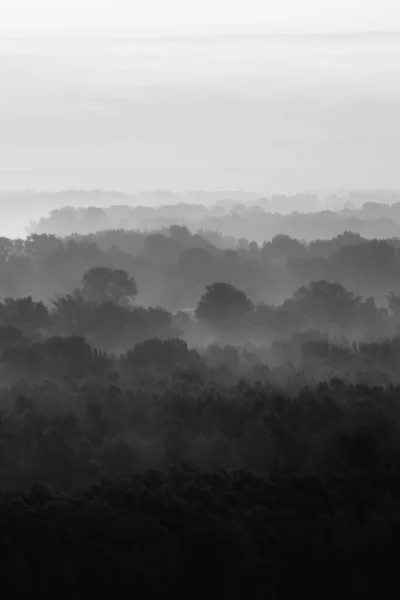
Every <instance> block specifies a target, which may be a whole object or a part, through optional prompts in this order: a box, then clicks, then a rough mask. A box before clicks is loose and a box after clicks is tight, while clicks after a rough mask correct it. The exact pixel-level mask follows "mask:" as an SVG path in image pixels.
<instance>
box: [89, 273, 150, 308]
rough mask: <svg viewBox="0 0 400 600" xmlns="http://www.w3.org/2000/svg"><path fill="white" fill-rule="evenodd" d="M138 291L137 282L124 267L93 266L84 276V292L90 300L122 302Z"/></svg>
mask: <svg viewBox="0 0 400 600" xmlns="http://www.w3.org/2000/svg"><path fill="white" fill-rule="evenodd" d="M137 293H138V290H137V287H136V282H135V280H134V279H133V277H130V276H129V275H128V273H127V272H126V271H124V270H123V269H108V268H107V267H93V268H92V269H89V270H88V271H86V273H85V274H84V276H83V288H82V294H83V297H84V298H85V300H87V301H89V302H96V303H101V302H114V303H115V304H118V303H120V302H121V301H122V300H124V299H126V298H133V297H134V296H136V295H137Z"/></svg>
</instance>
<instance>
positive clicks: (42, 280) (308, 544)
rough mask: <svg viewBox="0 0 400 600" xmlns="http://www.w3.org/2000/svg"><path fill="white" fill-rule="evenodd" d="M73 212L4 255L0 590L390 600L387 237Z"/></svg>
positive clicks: (397, 472)
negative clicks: (252, 232)
mask: <svg viewBox="0 0 400 600" xmlns="http://www.w3.org/2000/svg"><path fill="white" fill-rule="evenodd" d="M367 208H368V207H367ZM96 210H97V211H100V212H102V211H101V210H100V209H82V210H81V213H82V214H81V215H80V217H82V216H84V218H85V219H86V220H87V223H92V224H93V223H94V222H95V212H93V211H96ZM110 210H111V209H110ZM115 210H116V209H115ZM126 210H127V208H126V207H125V208H124V207H122V208H121V207H120V216H121V215H122V218H124V215H125V214H126ZM343 210H346V209H343ZM354 210H357V211H358V212H360V213H362V212H366V210H367V209H366V208H365V205H364V206H362V207H361V208H357V209H354ZM384 210H385V209H384V208H382V212H383V211H384ZM78 212H79V211H78V209H60V210H59V211H58V212H57V213H51V215H50V217H49V218H48V220H47V221H46V219H43V220H42V221H41V222H40V223H39V224H36V226H33V231H32V232H31V233H30V235H28V236H27V237H26V238H25V239H8V238H1V239H0V291H1V297H0V376H1V387H0V488H1V492H0V494H1V498H0V523H1V529H2V536H1V540H0V548H1V556H2V561H3V567H4V576H3V585H5V586H7V585H9V586H11V585H12V586H13V587H14V589H15V594H16V595H15V597H26V596H27V595H28V594H29V593H30V591H31V590H35V591H38V593H41V594H42V596H46V597H47V595H48V596H50V595H52V597H54V595H57V597H60V598H83V597H88V592H87V590H90V593H91V594H96V595H97V594H103V595H105V594H107V595H108V594H111V593H112V594H114V595H116V596H117V597H119V596H120V595H122V593H126V590H129V593H130V594H132V595H133V594H134V595H136V596H137V597H140V598H142V597H143V598H144V597H146V598H148V597H151V598H164V597H167V596H169V595H171V594H174V595H175V597H177V596H178V597H182V598H184V597H185V598H186V597H188V596H189V595H190V596H193V595H195V596H196V595H199V597H200V596H202V597H203V596H204V594H206V593H208V594H209V593H210V590H212V593H215V594H218V595H221V594H224V596H226V597H232V598H243V597H245V596H248V597H249V598H266V597H271V598H276V599H280V598H288V597H289V596H290V595H291V590H292V589H293V587H292V586H293V581H295V582H296V589H297V590H298V592H301V593H303V592H304V593H306V594H307V595H308V597H309V598H317V597H318V598H320V597H321V596H323V597H325V598H335V599H336V598H337V597H338V595H339V594H343V593H345V592H346V593H348V594H349V595H351V596H353V597H356V598H361V597H363V598H377V597H379V598H389V597H392V596H391V595H390V593H391V592H392V590H393V587H394V583H393V582H394V580H395V578H396V568H397V561H398V557H399V556H400V503H399V500H400V404H399V400H400V369H399V365H400V279H399V272H400V237H396V235H395V234H393V236H390V235H389V236H383V237H382V238H379V237H369V236H368V235H362V234H361V233H360V232H359V231H354V230H352V229H351V227H350V226H349V228H347V227H348V225H349V222H348V220H346V219H348V218H350V217H346V219H345V220H344V224H345V227H346V229H344V230H343V231H340V232H338V233H335V235H333V236H332V237H328V236H326V235H321V236H320V237H314V239H308V238H307V236H305V235H304V236H303V235H301V231H302V230H301V227H299V232H300V234H299V236H298V237H296V236H294V235H293V236H291V235H288V234H287V233H282V232H280V231H279V230H278V231H279V233H277V234H276V235H273V236H271V237H270V238H268V236H266V237H265V240H264V241H263V242H260V241H259V240H258V241H255V240H254V239H252V238H250V239H246V238H245V237H235V236H234V235H233V234H232V233H227V232H225V231H224V230H223V228H222V230H221V228H220V229H218V227H215V228H214V229H206V228H199V229H196V228H195V225H194V224H193V222H192V224H191V225H190V227H189V225H185V224H182V223H179V224H176V223H175V224H168V225H167V224H164V225H162V226H160V227H158V228H153V229H151V228H148V229H146V228H144V227H142V228H139V227H137V228H136V229H135V228H132V229H131V228H130V226H129V225H128V226H126V227H125V228H123V227H121V226H119V227H117V228H112V227H110V228H108V227H104V228H103V227H102V225H104V223H103V222H102V221H101V219H100V221H99V226H98V227H94V231H91V232H89V231H86V232H82V231H78V230H79V227H75V226H76V223H77V219H78V218H80V217H78ZM103 212H104V211H103ZM394 213H395V211H394V210H392V214H394ZM318 214H319V213H316V215H318ZM332 214H333V213H332ZM103 216H104V215H103ZM101 218H103V217H101ZM224 218H228V217H224ZM229 218H235V219H237V220H239V223H237V225H236V226H235V227H236V229H238V228H240V223H241V222H242V221H241V219H243V223H244V222H245V219H246V217H245V216H243V215H242V216H238V215H236V217H232V215H231V216H230V217H229ZM282 218H283V217H282ZM287 218H294V217H293V215H289V216H288V217H287ZM304 218H307V219H311V216H310V215H306V216H305V217H304ZM316 218H317V217H316V216H315V215H314V225H315V219H316ZM332 218H334V219H336V217H335V216H333V217H332ZM340 218H343V217H340ZM379 218H381V216H379ZM382 218H383V217H382ZM393 218H394V217H393ZM93 219H94V221H93ZM55 221H56V222H57V224H58V225H57V227H55V230H56V232H57V233H51V232H50V231H47V230H50V229H51V228H52V226H53V224H54V222H55ZM364 222H367V219H365V221H364ZM393 223H394V221H393ZM309 226H310V225H307V227H309ZM396 226H397V225H396ZM398 226H399V227H400V224H399V225H398ZM35 227H36V230H35ZM74 228H75V230H74ZM243 229H244V230H246V227H243ZM315 231H320V229H318V227H316V228H315ZM38 536H40V552H38V548H37V545H36V544H37V539H38ZM10 589H11V587H10ZM143 589H145V590H146V594H144V592H143ZM83 590H85V592H84V591H83ZM344 590H345V592H344Z"/></svg>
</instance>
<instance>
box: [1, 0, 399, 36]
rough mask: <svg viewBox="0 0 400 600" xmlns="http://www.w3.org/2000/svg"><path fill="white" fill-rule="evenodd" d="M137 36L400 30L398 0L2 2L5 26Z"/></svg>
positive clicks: (8, 28) (10, 29)
mask: <svg viewBox="0 0 400 600" xmlns="http://www.w3.org/2000/svg"><path fill="white" fill-rule="evenodd" d="M34 29H44V30H47V32H51V30H53V33H54V31H55V30H56V29H81V30H84V29H85V30H86V31H89V32H91V33H92V34H93V33H95V32H96V31H97V32H99V31H100V30H107V29H108V30H110V29H116V30H118V29H124V30H126V29H129V30H131V31H134V32H135V33H137V34H141V35H143V34H145V35H146V34H155V35H185V34H193V33H201V34H207V33H344V32H361V31H371V30H373V31H383V30H400V3H399V2H398V0H2V2H1V3H0V30H2V31H3V32H5V31H8V33H9V34H12V33H13V32H14V33H17V34H18V32H19V33H21V32H23V31H25V32H27V31H32V30H34Z"/></svg>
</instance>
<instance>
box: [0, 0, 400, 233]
mask: <svg viewBox="0 0 400 600" xmlns="http://www.w3.org/2000/svg"><path fill="white" fill-rule="evenodd" d="M373 31H375V32H388V31H390V32H393V31H398V32H399V33H398V34H395V35H389V34H387V33H382V34H380V35H373V36H368V35H366V36H363V35H361V36H345V37H340V36H337V35H336V36H335V35H332V36H324V35H320V36H316V37H315V36H291V35H290V34H326V33H330V34H347V33H362V32H373ZM71 32H73V33H74V36H75V34H76V32H80V33H79V38H80V39H78V38H77V37H74V38H73V39H71ZM39 33H40V35H39ZM44 33H45V34H46V35H45V36H43V34H44ZM224 33H235V34H288V35H284V36H279V35H277V36H276V37H273V36H270V37H268V36H267V37H256V36H254V37H252V36H251V35H247V37H246V36H242V37H227V36H225V37H224V36H223V35H219V36H214V37H213V36H211V37H208V38H201V37H200V38H199V37H196V35H197V34H224ZM32 34H35V35H32ZM113 36H115V37H113ZM146 36H150V37H151V38H152V39H136V37H137V38H146ZM171 36H172V38H173V37H174V36H178V38H180V39H177V38H174V39H171ZM93 38H96V39H93ZM166 38H168V39H166ZM181 38H183V39H181ZM0 82H1V86H0V132H1V135H0V191H2V190H3V191H4V190H21V189H27V188H30V189H33V190H36V191H60V190H63V189H102V190H105V191H107V190H116V191H120V192H126V193H136V192H138V191H140V190H155V189H169V190H171V191H186V190H201V189H202V190H220V191H221V193H222V192H223V191H224V190H246V191H251V192H257V193H260V195H261V194H265V193H267V194H269V193H281V192H282V193H285V192H287V193H292V192H294V193H295V192H298V191H320V190H321V191H323V190H324V191H328V192H329V191H332V190H336V189H348V190H349V189H369V190H371V189H374V190H375V189H382V188H386V189H388V188H392V189H400V170H399V168H398V156H400V2H399V0H396V2H395V1H391V0H380V2H377V1H372V0H362V1H361V0H359V1H356V0H334V1H332V2H327V1H326V0H302V1H299V0H273V2H272V1H270V0H245V1H242V2H238V1H237V0H229V2H228V1H225V0H196V2H192V1H191V0H184V1H183V0H170V1H168V0H142V1H141V2H140V3H139V2H136V1H135V0H130V1H129V2H128V1H125V0H112V1H110V0H66V1H62V0H25V1H24V0H0ZM0 208H1V205H0ZM4 210H6V212H7V215H8V217H7V222H10V217H9V214H10V205H7V206H4ZM26 218H28V215H26ZM1 219H2V214H1V210H0V221H1ZM20 220H21V217H20V215H19V214H18V215H17V216H16V222H18V223H19V222H20Z"/></svg>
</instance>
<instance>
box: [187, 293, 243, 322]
mask: <svg viewBox="0 0 400 600" xmlns="http://www.w3.org/2000/svg"><path fill="white" fill-rule="evenodd" d="M252 309H253V304H252V302H251V301H250V300H249V298H247V296H246V294H245V293H244V292H242V291H241V290H238V289H237V288H235V287H234V286H233V285H230V284H229V283H213V284H212V285H208V286H207V287H206V292H205V294H204V295H203V296H202V298H201V300H200V302H199V304H198V306H197V308H196V317H197V318H198V319H200V320H203V321H208V322H210V323H213V324H216V325H218V324H219V323H221V324H222V323H224V322H226V321H230V320H232V319H233V320H238V319H241V318H243V317H244V316H245V315H246V314H248V313H249V312H251V311H252Z"/></svg>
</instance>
